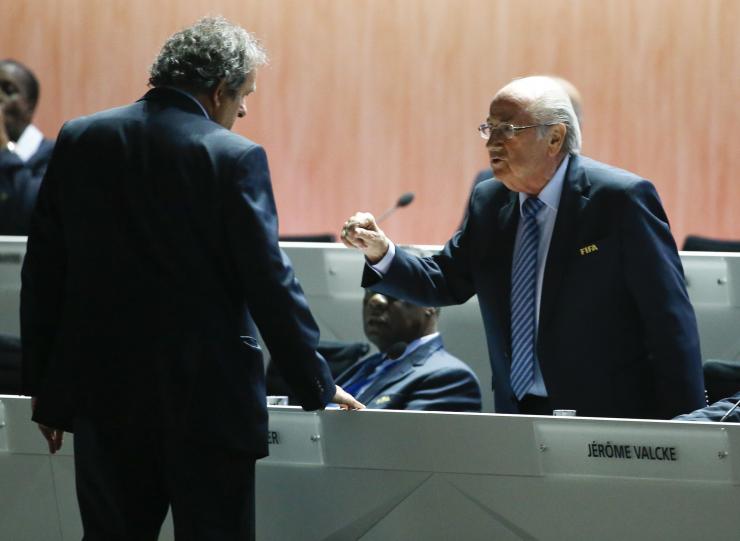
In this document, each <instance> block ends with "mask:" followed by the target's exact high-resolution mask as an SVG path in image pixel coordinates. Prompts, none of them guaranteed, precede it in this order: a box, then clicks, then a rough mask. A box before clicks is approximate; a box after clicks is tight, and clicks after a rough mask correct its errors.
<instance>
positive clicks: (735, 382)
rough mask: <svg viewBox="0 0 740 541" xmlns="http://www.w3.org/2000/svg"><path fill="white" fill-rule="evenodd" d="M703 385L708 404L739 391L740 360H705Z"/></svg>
mask: <svg viewBox="0 0 740 541" xmlns="http://www.w3.org/2000/svg"><path fill="white" fill-rule="evenodd" d="M704 385H705V386H706V388H707V395H708V396H709V403H710V404H713V403H714V402H717V401H718V400H722V399H723V398H727V397H728V396H732V395H734V394H735V393H736V392H738V391H740V362H737V363H732V362H729V361H719V360H715V359H709V360H707V362H705V363H704Z"/></svg>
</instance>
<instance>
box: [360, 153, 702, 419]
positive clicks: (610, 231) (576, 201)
mask: <svg viewBox="0 0 740 541" xmlns="http://www.w3.org/2000/svg"><path fill="white" fill-rule="evenodd" d="M518 220H519V203H518V194H516V193H514V192H511V191H509V190H508V189H507V188H506V187H505V186H504V185H503V184H502V183H500V182H497V181H483V182H481V183H480V184H479V185H478V186H477V187H476V189H475V192H474V193H473V196H472V197H471V200H470V203H469V209H468V217H467V220H466V221H465V223H464V226H463V228H462V229H461V231H459V232H457V233H456V234H455V236H454V237H453V238H452V239H451V240H450V241H449V242H448V243H447V245H446V246H445V247H444V249H443V250H442V252H441V253H439V254H437V255H435V256H433V257H430V258H424V259H419V258H416V257H411V256H409V255H408V254H406V253H405V252H404V251H403V250H400V249H399V250H398V251H397V255H396V257H395V258H394V260H393V262H392V264H391V267H390V269H389V271H388V273H387V274H386V275H385V277H384V278H383V279H382V281H380V282H378V280H379V278H378V276H377V274H376V273H375V272H374V271H373V270H372V269H370V268H369V267H368V268H366V270H365V275H364V277H363V285H364V286H366V287H367V286H370V285H372V287H373V289H374V290H376V291H379V292H381V293H386V294H389V295H392V296H394V297H398V298H404V299H407V300H410V301H412V302H415V303H417V304H419V305H422V306H434V305H447V304H459V303H462V302H465V301H466V300H467V299H468V298H470V297H471V296H472V295H474V294H477V295H478V303H479V305H480V309H481V314H482V316H483V323H484V326H485V329H486V338H487V340H488V348H489V355H490V360H491V367H492V371H493V386H494V388H495V401H496V411H498V412H503V413H516V412H518V406H517V402H516V400H515V398H514V395H513V393H512V390H511V386H510V381H509V372H510V364H511V360H510V358H511V345H510V315H509V309H510V306H509V305H510V302H509V300H510V287H511V264H512V252H513V248H514V238H515V233H516V228H517V223H518ZM586 247H591V248H588V249H585V248H586ZM593 247H595V248H596V249H594V248H593ZM545 265H546V266H545V274H544V281H543V287H542V297H541V306H540V314H539V327H538V336H537V355H538V358H539V362H540V365H541V368H542V374H543V378H544V380H545V385H546V387H547V390H548V394H549V396H550V400H551V403H552V406H553V408H554V409H575V410H577V412H578V415H584V416H604V417H634V418H671V417H673V416H675V415H677V414H679V413H681V412H685V411H692V410H694V409H697V408H699V407H701V406H703V405H704V404H705V402H704V391H703V389H704V384H703V378H702V373H701V358H700V353H699V337H698V332H697V327H696V320H695V317H694V312H693V309H692V307H691V304H690V302H689V298H688V295H687V293H686V288H685V286H684V278H683V269H682V267H681V262H680V259H679V257H678V252H677V250H676V246H675V242H674V240H673V237H672V236H671V233H670V230H669V227H668V220H667V218H666V215H665V212H664V211H663V208H662V206H661V204H660V200H659V198H658V195H657V193H656V192H655V189H654V187H653V186H652V184H650V183H649V182H647V181H645V180H643V179H640V178H639V177H637V176H635V175H633V174H631V173H628V172H627V171H623V170H620V169H616V168H613V167H610V166H607V165H604V164H601V163H598V162H596V161H594V160H590V159H588V158H585V157H581V156H577V155H572V156H571V160H570V164H569V166H568V170H567V171H566V175H565V181H564V184H563V192H562V196H561V199H560V205H559V209H558V215H557V220H556V223H555V228H554V231H553V235H552V240H551V242H550V247H549V252H548V256H547V261H546V264H545ZM375 282H378V283H375Z"/></svg>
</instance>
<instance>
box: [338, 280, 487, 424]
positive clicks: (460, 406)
mask: <svg viewBox="0 0 740 541" xmlns="http://www.w3.org/2000/svg"><path fill="white" fill-rule="evenodd" d="M439 312H440V311H439V308H428V307H421V306H416V305H413V304H411V303H408V302H406V301H402V300H399V299H394V298H393V297H389V296H387V295H382V294H380V293H376V292H374V291H372V290H369V289H368V290H366V291H365V298H364V300H363V303H362V319H363V326H364V329H365V334H366V335H367V337H368V339H369V340H370V341H371V342H372V343H373V344H375V346H377V348H378V353H375V354H373V355H370V356H369V357H366V358H365V359H362V360H360V361H358V362H357V363H356V364H355V365H354V366H352V367H350V368H349V369H348V370H347V371H346V372H344V373H343V374H341V375H340V376H339V377H338V378H337V382H338V384H339V385H343V386H346V387H347V388H348V389H351V391H348V392H353V393H356V396H358V400H362V401H363V403H364V404H367V407H368V408H371V409H408V410H431V411H480V410H481V393H480V385H479V382H478V379H477V378H476V376H475V374H474V373H473V371H472V370H471V369H470V367H469V366H468V365H466V364H465V363H464V362H462V361H461V360H460V359H458V358H456V357H453V356H452V355H450V353H448V352H447V350H445V348H444V345H443V344H442V338H441V337H440V335H439V332H437V320H438V319H439Z"/></svg>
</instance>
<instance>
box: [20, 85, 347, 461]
mask: <svg viewBox="0 0 740 541" xmlns="http://www.w3.org/2000/svg"><path fill="white" fill-rule="evenodd" d="M277 235H278V228H277V217H276V210H275V203H274V199H273V194H272V188H271V184H270V176H269V171H268V166H267V157H266V155H265V152H264V150H263V149H262V148H261V147H260V146H258V145H256V144H255V143H253V142H251V141H249V140H247V139H245V138H244V137H241V136H239V135H237V134H235V133H232V132H231V131H229V130H227V129H225V128H223V127H221V126H219V125H218V124H216V123H215V122H213V121H211V120H209V119H207V118H205V117H204V114H203V112H202V111H201V109H200V108H199V107H198V105H197V103H195V102H194V101H193V100H191V99H189V98H188V97H187V96H185V95H182V94H179V93H177V92H175V91H174V90H171V89H167V88H155V89H153V90H151V91H150V92H148V93H147V94H146V96H144V98H142V99H141V100H139V101H138V102H136V103H134V104H132V105H130V106H127V107H121V108H118V109H112V110H109V111H104V112H101V113H98V114H95V115H92V116H89V117H83V118H79V119H76V120H73V121H71V122H68V123H67V124H66V125H65V126H64V127H63V128H62V131H61V133H60V135H59V138H58V140H57V145H56V148H55V151H54V155H53V157H52V161H51V163H50V165H49V169H48V171H47V174H46V176H45V178H44V181H43V183H42V186H41V190H40V193H39V201H38V205H37V207H36V210H35V212H34V216H33V219H32V223H31V232H30V235H29V238H28V248H27V253H26V258H25V261H24V265H23V272H22V291H21V327H22V328H21V332H22V343H23V356H24V366H23V368H24V374H23V376H24V377H23V389H24V392H25V393H26V394H30V395H34V396H37V397H38V406H37V408H36V411H35V414H34V419H35V420H36V421H39V422H42V423H44V424H47V425H50V426H54V427H58V428H59V427H61V428H67V429H69V428H71V422H72V420H73V418H74V417H75V415H89V416H98V417H101V418H102V419H103V420H105V421H109V420H110V421H111V422H114V421H117V420H122V421H133V422H137V423H140V422H147V421H151V422H156V423H164V424H163V426H165V427H170V428H172V429H174V430H181V431H183V432H184V433H185V434H192V435H193V436H194V437H197V438H199V439H200V441H203V442H213V443H215V444H220V445H225V446H231V447H234V448H240V449H245V450H248V451H251V452H253V453H255V454H256V455H264V454H265V453H266V451H267V445H266V424H267V412H266V407H265V392H264V374H263V363H262V354H261V351H260V348H259V346H258V344H257V342H256V340H254V338H253V337H254V336H255V333H256V329H255V325H254V323H255V322H256V324H257V326H258V327H259V329H260V331H261V333H262V337H263V338H264V340H265V342H266V343H267V345H268V346H269V348H270V350H271V353H272V356H273V359H274V360H275V361H276V362H278V363H279V364H281V365H282V366H283V373H284V374H285V375H286V378H287V379H288V383H289V384H290V385H291V386H292V387H293V390H294V391H295V393H296V394H297V395H298V397H299V398H300V400H301V401H302V404H303V406H304V407H305V408H306V409H316V408H321V407H323V406H324V405H325V404H326V403H328V402H329V401H330V400H331V398H332V397H333V395H334V384H333V380H332V378H331V375H330V374H329V370H328V367H327V366H326V363H325V362H324V360H323V359H322V358H321V357H320V356H319V355H317V353H316V351H315V350H316V345H317V342H318V336H319V332H318V329H317V327H316V324H315V322H314V320H313V318H312V316H311V314H310V312H309V309H308V305H307V303H306V300H305V298H304V296H303V293H302V291H301V289H300V287H299V285H298V283H297V281H296V279H295V277H294V275H293V271H292V269H291V267H290V263H289V261H288V260H287V257H286V256H285V255H284V254H283V253H282V251H281V250H280V249H279V247H278V236H277ZM252 318H254V319H252Z"/></svg>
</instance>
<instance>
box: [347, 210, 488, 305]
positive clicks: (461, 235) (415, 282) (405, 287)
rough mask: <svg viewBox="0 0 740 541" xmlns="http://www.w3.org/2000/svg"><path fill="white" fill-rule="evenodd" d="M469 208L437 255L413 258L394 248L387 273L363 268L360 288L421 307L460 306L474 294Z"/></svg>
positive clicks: (367, 266) (366, 266)
mask: <svg viewBox="0 0 740 541" xmlns="http://www.w3.org/2000/svg"><path fill="white" fill-rule="evenodd" d="M470 220H471V218H470V208H469V209H468V213H467V214H466V217H465V220H464V222H463V226H462V228H461V229H460V231H458V232H457V233H455V235H454V236H453V237H452V238H451V239H450V240H449V241H448V242H447V244H445V246H444V248H443V249H442V251H441V252H439V253H438V254H435V255H433V256H431V257H416V256H413V255H410V254H408V253H407V252H405V251H404V250H403V249H402V248H400V247H398V246H397V247H396V255H395V256H394V258H393V260H392V262H391V266H390V268H389V269H388V272H387V273H386V274H385V275H384V276H380V275H379V274H378V273H377V272H376V271H375V270H374V269H372V268H371V267H370V266H369V265H367V264H366V265H365V270H364V272H363V276H362V287H372V288H373V289H374V290H376V291H378V292H380V293H384V294H388V295H391V296H393V297H397V298H399V299H404V300H407V301H410V302H413V303H415V304H419V305H421V306H449V305H453V304H462V303H464V302H465V301H467V300H468V299H469V298H470V297H472V296H473V295H474V294H475V287H474V284H473V279H472V273H471V265H470V253H469V248H468V246H469V245H470V240H469V238H470V228H469V223H470Z"/></svg>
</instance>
